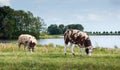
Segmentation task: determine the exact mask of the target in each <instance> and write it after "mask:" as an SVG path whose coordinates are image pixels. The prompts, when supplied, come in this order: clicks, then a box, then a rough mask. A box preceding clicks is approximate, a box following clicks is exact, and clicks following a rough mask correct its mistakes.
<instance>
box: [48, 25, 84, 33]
mask: <svg viewBox="0 0 120 70" xmlns="http://www.w3.org/2000/svg"><path fill="white" fill-rule="evenodd" d="M67 29H78V30H81V31H83V30H84V27H83V26H82V25H81V24H70V25H66V26H65V25H63V24H60V25H57V24H51V25H50V26H48V28H47V32H48V34H50V35H56V34H63V33H64V32H65V31H66V30H67Z"/></svg>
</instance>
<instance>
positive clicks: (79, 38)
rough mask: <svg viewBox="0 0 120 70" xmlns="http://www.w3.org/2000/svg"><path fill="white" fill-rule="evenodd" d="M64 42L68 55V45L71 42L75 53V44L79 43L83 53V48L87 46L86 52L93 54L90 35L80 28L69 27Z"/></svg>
mask: <svg viewBox="0 0 120 70" xmlns="http://www.w3.org/2000/svg"><path fill="white" fill-rule="evenodd" d="M64 42H65V47H64V53H65V55H66V47H67V45H68V43H70V48H71V51H72V54H73V55H75V54H74V51H73V48H74V45H73V44H77V45H78V46H79V47H80V48H81V51H82V55H83V52H84V51H83V48H85V51H86V54H87V55H89V56H90V55H91V52H92V44H91V40H90V38H89V36H88V35H87V34H86V33H85V32H82V31H80V30H75V29H74V30H73V29H68V30H67V31H66V32H65V33H64Z"/></svg>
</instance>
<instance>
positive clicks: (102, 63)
mask: <svg viewBox="0 0 120 70" xmlns="http://www.w3.org/2000/svg"><path fill="white" fill-rule="evenodd" d="M74 51H75V53H76V56H72V54H71V51H70V49H69V48H67V55H66V56H65V55H64V47H63V46H56V47H54V46H53V44H49V45H37V47H36V48H35V52H34V53H30V52H29V51H24V47H21V50H20V51H18V46H17V43H0V70H119V69H120V49H119V48H114V49H111V48H100V47H97V48H96V49H94V50H93V52H92V56H86V55H84V56H81V55H80V54H81V51H80V49H79V47H75V49H74Z"/></svg>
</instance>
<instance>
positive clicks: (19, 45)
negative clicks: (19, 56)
mask: <svg viewBox="0 0 120 70" xmlns="http://www.w3.org/2000/svg"><path fill="white" fill-rule="evenodd" d="M20 47H21V43H18V50H19V51H20Z"/></svg>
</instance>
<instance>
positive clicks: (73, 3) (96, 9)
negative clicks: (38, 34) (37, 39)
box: [0, 0, 120, 31]
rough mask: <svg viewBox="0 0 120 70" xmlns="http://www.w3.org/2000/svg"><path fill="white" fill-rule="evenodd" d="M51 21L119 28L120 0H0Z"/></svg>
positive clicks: (87, 27)
mask: <svg viewBox="0 0 120 70" xmlns="http://www.w3.org/2000/svg"><path fill="white" fill-rule="evenodd" d="M4 5H6V6H10V7H11V8H13V9H15V10H24V11H31V12H32V13H33V15H34V16H39V17H41V18H43V19H44V21H45V23H46V24H47V26H49V25H50V24H58V25H59V24H64V25H68V24H82V25H83V26H84V29H85V31H120V0H0V6H4Z"/></svg>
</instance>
